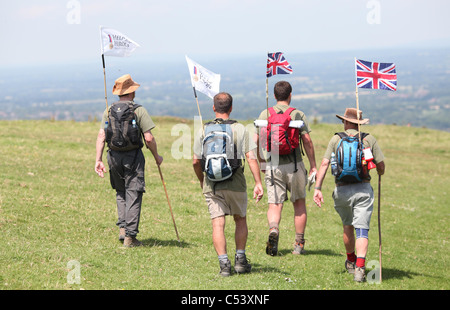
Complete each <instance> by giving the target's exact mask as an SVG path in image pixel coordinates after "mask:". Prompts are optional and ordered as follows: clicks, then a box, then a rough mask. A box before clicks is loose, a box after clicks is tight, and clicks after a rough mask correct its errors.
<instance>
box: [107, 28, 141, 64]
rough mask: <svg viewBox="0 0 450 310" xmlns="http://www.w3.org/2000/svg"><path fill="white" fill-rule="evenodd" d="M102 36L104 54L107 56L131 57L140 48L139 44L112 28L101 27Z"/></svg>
mask: <svg viewBox="0 0 450 310" xmlns="http://www.w3.org/2000/svg"><path fill="white" fill-rule="evenodd" d="M100 34H101V37H102V45H101V48H102V54H103V55H105V56H117V57H124V56H130V54H131V53H132V52H133V51H134V50H135V49H136V48H137V47H140V45H139V44H137V43H136V42H134V41H133V40H131V39H130V38H128V37H127V36H125V35H123V34H122V33H120V32H119V31H117V30H114V29H112V28H106V27H102V26H100Z"/></svg>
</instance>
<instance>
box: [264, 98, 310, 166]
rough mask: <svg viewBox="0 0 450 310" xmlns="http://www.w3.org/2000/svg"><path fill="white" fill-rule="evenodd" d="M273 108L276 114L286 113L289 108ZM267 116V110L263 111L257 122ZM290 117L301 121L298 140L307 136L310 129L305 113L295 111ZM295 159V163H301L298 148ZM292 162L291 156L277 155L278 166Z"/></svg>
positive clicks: (284, 105)
mask: <svg viewBox="0 0 450 310" xmlns="http://www.w3.org/2000/svg"><path fill="white" fill-rule="evenodd" d="M273 108H274V109H275V111H276V112H280V111H282V112H283V113H284V112H286V110H287V109H289V108H290V106H288V105H286V104H276V105H275V106H273ZM267 115H268V113H267V109H265V110H264V111H262V112H261V114H260V115H259V117H258V119H259V120H267ZM290 115H291V119H292V120H296V121H303V126H302V127H301V128H300V130H299V133H300V137H299V138H300V139H301V138H302V135H304V134H309V133H310V132H311V129H310V128H309V124H308V120H307V119H306V115H305V113H303V112H302V111H300V110H297V109H295V110H294V111H292V112H291V114H290ZM257 133H258V138H259V131H257ZM300 143H301V141H300ZM295 158H296V159H297V162H301V161H303V158H302V154H301V152H300V146H299V147H298V148H296V149H295ZM267 161H270V159H268V160H267ZM292 162H294V155H293V154H288V155H279V162H278V164H280V165H284V164H289V163H292Z"/></svg>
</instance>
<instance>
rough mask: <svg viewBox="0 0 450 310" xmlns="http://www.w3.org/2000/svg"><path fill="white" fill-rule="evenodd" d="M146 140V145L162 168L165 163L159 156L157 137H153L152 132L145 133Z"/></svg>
mask: <svg viewBox="0 0 450 310" xmlns="http://www.w3.org/2000/svg"><path fill="white" fill-rule="evenodd" d="M144 140H145V145H146V146H147V148H148V149H149V150H150V152H151V153H152V155H153V157H154V158H155V161H156V164H157V165H158V166H160V165H161V164H162V162H163V158H162V156H160V155H159V154H158V146H157V144H156V140H155V137H154V136H153V135H152V132H151V131H150V130H148V131H146V132H144Z"/></svg>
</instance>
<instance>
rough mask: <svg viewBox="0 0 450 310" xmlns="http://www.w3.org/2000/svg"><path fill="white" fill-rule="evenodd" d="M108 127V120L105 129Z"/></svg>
mask: <svg viewBox="0 0 450 310" xmlns="http://www.w3.org/2000/svg"><path fill="white" fill-rule="evenodd" d="M106 128H108V121H106V122H105V130H106Z"/></svg>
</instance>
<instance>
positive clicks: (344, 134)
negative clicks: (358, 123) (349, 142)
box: [335, 132, 348, 139]
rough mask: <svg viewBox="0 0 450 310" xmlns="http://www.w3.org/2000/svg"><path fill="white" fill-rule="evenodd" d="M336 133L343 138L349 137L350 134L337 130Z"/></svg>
mask: <svg viewBox="0 0 450 310" xmlns="http://www.w3.org/2000/svg"><path fill="white" fill-rule="evenodd" d="M335 135H338V136H339V138H341V139H343V138H345V137H348V134H346V133H345V132H336V133H335Z"/></svg>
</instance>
